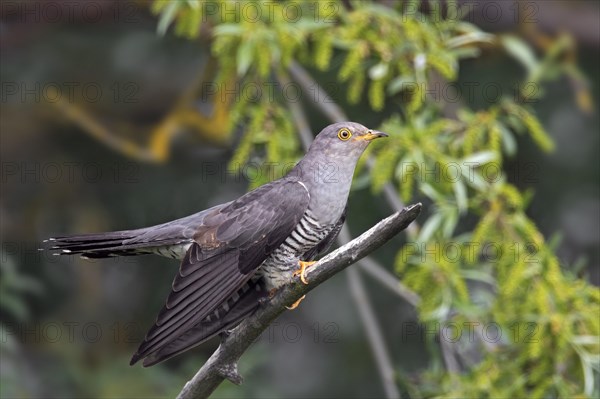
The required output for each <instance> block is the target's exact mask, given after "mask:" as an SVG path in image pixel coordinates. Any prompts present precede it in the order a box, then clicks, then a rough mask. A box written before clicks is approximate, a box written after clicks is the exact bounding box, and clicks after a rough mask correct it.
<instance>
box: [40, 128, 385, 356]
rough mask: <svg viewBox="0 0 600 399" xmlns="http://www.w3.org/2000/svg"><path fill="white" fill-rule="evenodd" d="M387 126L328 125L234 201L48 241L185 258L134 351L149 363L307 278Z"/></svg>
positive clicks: (69, 248) (59, 247) (64, 248)
mask: <svg viewBox="0 0 600 399" xmlns="http://www.w3.org/2000/svg"><path fill="white" fill-rule="evenodd" d="M385 136H387V135H386V134H385V133H381V132H378V131H375V130H371V129H368V128H366V127H364V126H363V125H360V124H358V123H353V122H342V123H336V124H333V125H329V126H327V127H326V128H325V129H323V130H322V131H321V132H320V133H319V134H318V135H317V136H316V138H315V139H314V141H313V143H312V145H311V146H310V148H309V150H308V153H307V154H306V155H305V156H304V158H302V159H301V160H300V161H299V162H298V163H297V164H296V166H295V167H294V168H293V169H292V170H291V171H290V172H289V173H288V174H287V175H286V176H285V177H282V178H281V179H279V180H275V181H273V182H271V183H268V184H265V185H263V186H261V187H258V188H257V189H255V190H253V191H250V192H249V193H247V194H245V195H243V196H241V197H240V198H238V199H236V200H234V201H231V202H227V203H225V204H221V205H217V206H214V207H212V208H210V209H207V210H204V211H202V212H199V213H196V214H194V215H191V216H187V217H184V218H182V219H177V220H174V221H172V222H168V223H164V224H160V225H157V226H152V227H146V228H142V229H135V230H125V231H115V232H108V233H98V234H85V235H78V236H68V237H56V238H51V239H49V240H48V241H49V242H50V243H51V244H52V249H53V250H55V251H56V253H57V254H61V255H72V254H80V255H81V256H83V257H87V258H106V257H112V256H131V255H142V254H158V255H162V256H165V257H169V258H174V259H180V260H181V266H180V268H179V272H178V273H177V275H176V276H175V279H174V280H173V284H172V289H171V292H170V293H169V296H168V297H167V300H166V304H165V306H164V307H163V309H162V310H161V311H160V313H159V315H158V317H157V319H156V322H155V324H154V325H153V326H152V328H150V330H149V331H148V333H147V335H146V337H145V339H144V341H143V342H142V344H141V345H140V347H139V348H138V350H137V352H136V353H135V354H134V355H133V357H132V359H131V364H132V365H133V364H134V363H136V362H137V361H138V360H140V359H144V363H143V364H144V366H151V365H154V364H156V363H158V362H161V361H163V360H166V359H168V358H170V357H172V356H175V355H177V354H179V353H181V352H183V351H186V350H188V349H190V348H192V347H194V346H196V345H198V344H200V343H202V342H204V341H206V340H207V339H209V338H211V337H213V336H215V335H217V334H219V333H221V332H223V331H225V330H228V329H231V328H233V327H235V326H237V325H238V324H239V323H240V322H241V321H242V320H243V319H244V318H246V317H248V316H249V315H251V314H252V313H253V312H254V311H255V310H256V308H257V307H258V306H259V305H260V303H262V302H263V301H265V300H268V299H269V297H270V296H272V295H273V293H274V292H276V290H277V289H278V288H279V287H281V286H282V285H283V284H285V283H286V282H288V281H290V279H291V278H292V277H295V276H299V278H300V279H301V280H302V282H304V283H306V277H305V269H306V267H308V266H310V265H311V264H312V263H314V261H313V260H314V259H315V258H316V257H317V256H318V255H319V254H320V253H323V252H324V251H326V250H327V249H328V248H329V246H330V245H331V244H332V242H333V240H334V239H335V237H336V236H337V234H338V233H339V231H340V229H341V227H342V224H343V223H344V219H345V215H346V204H347V202H348V194H349V192H350V186H351V183H352V175H353V174H354V169H355V167H356V164H357V162H358V159H359V158H360V156H361V154H362V153H363V151H364V150H365V149H366V148H367V146H368V145H369V142H370V141H371V140H373V139H376V138H378V137H385ZM295 306H297V303H296V304H295V305H294V307H295Z"/></svg>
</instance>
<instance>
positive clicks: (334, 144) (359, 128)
mask: <svg viewBox="0 0 600 399" xmlns="http://www.w3.org/2000/svg"><path fill="white" fill-rule="evenodd" d="M380 137H387V134H385V133H382V132H378V131H377V130H373V129H369V128H367V127H365V126H363V125H361V124H360V123H355V122H340V123H334V124H332V125H329V126H327V127H325V128H324V129H323V130H321V132H320V133H319V134H318V135H317V137H315V140H314V141H313V143H312V145H311V147H310V150H309V153H314V154H315V155H316V156H317V157H318V158H321V157H323V158H326V159H328V160H331V161H335V160H339V161H345V162H356V161H358V158H360V156H361V154H362V153H363V151H364V150H365V149H366V148H367V146H368V145H369V143H370V142H371V141H372V140H375V139H377V138H380Z"/></svg>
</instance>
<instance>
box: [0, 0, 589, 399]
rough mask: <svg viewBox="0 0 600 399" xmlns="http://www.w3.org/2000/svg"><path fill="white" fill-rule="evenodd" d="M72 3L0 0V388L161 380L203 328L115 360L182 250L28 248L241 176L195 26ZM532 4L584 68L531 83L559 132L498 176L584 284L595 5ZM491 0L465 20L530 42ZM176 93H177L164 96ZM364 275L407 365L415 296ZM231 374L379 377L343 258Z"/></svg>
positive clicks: (201, 204)
mask: <svg viewBox="0 0 600 399" xmlns="http://www.w3.org/2000/svg"><path fill="white" fill-rule="evenodd" d="M85 3H86V2H81V3H79V2H73V1H71V2H68V1H65V2H60V1H59V2H49V3H45V2H16V1H13V2H9V1H6V2H5V1H3V2H2V9H1V13H2V14H1V18H2V19H1V21H0V33H1V39H0V50H1V61H0V67H1V71H0V73H1V80H2V88H1V96H2V103H1V104H2V108H1V117H0V128H1V132H0V138H1V159H2V160H1V162H2V196H1V197H2V199H1V209H0V216H1V226H0V227H1V234H2V269H1V270H2V272H1V273H2V274H1V279H2V280H1V281H0V293H1V294H2V298H1V300H2V306H1V307H0V315H1V316H2V328H3V330H2V342H1V343H0V348H1V350H2V358H1V360H0V365H1V382H0V384H1V394H2V397H39V398H42V397H43V398H48V397H61V398H64V397H95V398H124V397H128V398H134V397H139V398H141V397H173V396H175V395H176V394H177V393H178V392H179V390H180V389H181V387H182V386H183V384H184V383H185V381H187V379H189V378H190V377H191V376H192V375H193V373H194V372H195V371H196V370H197V369H198V368H199V367H200V366H201V364H202V363H203V361H204V360H205V359H207V358H208V356H210V354H211V353H212V351H213V350H214V349H215V348H216V346H217V344H218V343H217V341H211V342H207V343H205V344H203V345H201V346H200V347H198V348H196V349H194V350H193V351H191V352H189V353H186V354H184V355H182V356H178V357H177V358H175V359H173V360H170V361H168V362H166V363H164V364H160V365H158V366H156V367H153V368H150V369H143V368H141V367H138V366H136V367H129V365H128V363H129V357H130V355H131V354H132V353H133V351H134V350H135V349H136V347H137V345H138V343H139V342H140V340H141V338H142V337H143V334H145V332H146V330H147V328H148V327H149V326H150V325H151V324H152V322H153V321H154V317H155V316H156V314H157V312H158V310H159V309H160V308H161V306H162V304H163V301H164V298H165V297H166V295H167V294H168V291H169V289H170V284H171V280H172V277H173V275H174V273H175V271H176V270H177V267H178V264H177V262H175V261H169V260H167V259H163V258H158V257H153V256H144V257H136V258H126V259H109V260H102V261H89V260H81V259H78V258H64V257H53V256H51V255H50V254H48V253H47V252H39V251H38V250H37V249H38V248H39V247H40V245H41V241H42V240H43V239H45V238H48V237H50V236H53V235H60V234H74V233H83V232H97V231H98V232H99V231H108V230H119V229H127V228H133V227H142V226H147V225H152V224H156V223H161V222H164V221H168V220H171V219H174V218H177V217H181V216H185V215H188V214H191V213H194V212H196V211H198V210H201V209H204V208H207V207H209V206H211V205H214V204H218V203H221V202H224V201H228V200H231V199H232V198H235V197H237V196H239V195H241V194H242V193H244V192H245V191H246V190H247V187H248V181H247V179H246V177H248V176H244V175H242V176H240V175H239V174H238V175H236V174H232V173H230V172H228V162H229V160H230V159H231V158H232V156H234V153H235V151H236V148H238V143H239V141H240V138H241V137H243V132H244V126H237V127H233V128H230V127H229V124H228V122H227V118H228V113H227V112H226V111H224V110H223V108H227V107H228V106H229V105H230V104H228V102H227V101H225V102H223V101H219V100H218V99H217V100H215V98H214V97H211V96H209V95H207V94H210V93H208V91H207V90H202V87H204V89H206V88H207V87H208V86H202V85H198V84H197V82H198V80H199V79H200V80H201V81H202V82H204V83H206V82H211V76H210V74H209V72H211V71H210V69H211V68H214V65H213V66H211V62H212V61H210V60H209V58H210V43H209V41H208V40H207V39H206V38H202V37H201V38H200V39H197V40H189V39H187V38H182V37H180V36H177V35H174V34H173V33H172V32H171V31H170V30H169V31H167V32H166V34H164V35H160V34H158V33H157V25H158V26H159V29H160V25H159V22H158V21H159V18H158V17H157V16H156V15H154V14H153V13H152V12H151V11H150V9H149V7H148V6H149V4H147V3H145V2H121V3H120V4H117V2H112V1H101V2H94V1H92V2H87V3H88V4H92V5H87V6H86V5H85ZM342 3H346V2H342ZM347 3H348V4H349V3H352V2H347ZM381 3H386V2H381ZM425 3H427V2H425ZM476 3H478V4H479V3H485V2H476ZM500 3H507V4H508V3H510V4H513V2H510V1H507V2H496V4H500ZM526 3H527V4H535V5H536V7H537V8H536V10H537V13H536V21H537V24H536V29H539V30H540V31H543V32H544V33H547V34H548V35H550V36H552V35H557V34H559V33H562V34H567V35H568V37H569V38H570V40H571V41H572V42H571V44H570V46H572V47H573V52H572V56H573V57H575V61H574V62H575V63H576V65H577V66H578V68H579V71H581V72H582V74H583V75H582V76H585V78H582V80H580V81H575V82H579V83H581V82H585V85H586V86H585V90H583V92H584V94H581V93H582V91H581V88H579V87H574V81H573V80H572V79H568V78H565V77H564V76H563V77H559V78H557V79H554V80H552V81H550V82H548V83H545V85H544V88H543V90H544V95H543V97H540V98H539V99H536V100H535V101H534V102H533V103H532V104H531V105H532V107H533V109H534V110H535V111H536V113H537V115H538V117H539V119H540V121H541V122H542V124H543V125H544V127H545V128H546V130H547V132H548V133H549V135H550V136H551V137H552V138H553V140H554V141H555V143H556V151H555V152H553V153H552V154H549V155H547V154H544V153H542V152H540V151H539V150H538V149H537V148H535V146H534V144H532V143H531V140H529V139H528V138H527V137H525V136H517V140H518V143H517V144H518V153H517V155H516V156H515V157H514V158H512V159H510V160H508V161H507V162H506V164H505V165H504V167H505V168H506V172H507V176H508V179H509V181H510V182H511V183H513V184H514V185H516V186H517V187H518V188H519V189H533V191H534V192H535V196H534V198H533V200H532V203H531V205H530V207H529V211H528V215H529V216H530V217H531V218H532V219H533V220H534V221H535V223H536V224H537V226H538V227H539V229H540V231H541V232H542V233H543V234H544V235H545V236H546V237H550V236H552V235H553V234H555V233H557V232H559V233H560V234H561V235H562V241H561V242H560V245H559V247H558V248H557V254H558V257H559V258H560V259H561V261H562V262H564V263H565V264H569V265H575V266H574V267H580V269H578V271H577V273H578V275H580V276H584V278H586V279H588V281H590V282H591V283H592V284H594V285H598V284H599V283H600V268H599V264H600V237H599V234H600V233H599V230H600V228H599V220H600V190H599V185H598V182H599V181H600V166H599V161H598V158H599V154H600V151H599V150H600V134H599V132H600V121H599V116H598V112H597V111H598V110H597V103H596V102H595V101H596V100H597V99H598V98H600V87H599V85H600V78H599V74H598V71H599V70H600V60H599V57H598V54H599V50H600V45H599V44H600V37H599V18H598V17H599V15H600V14H599V12H600V11H599V6H598V3H597V2H593V1H576V2H571V1H550V2H541V1H539V2H526ZM48 4H52V5H53V7H49V6H48ZM479 6H481V4H479ZM501 6H502V7H501V8H500V9H501V10H503V11H504V12H505V16H504V17H503V18H500V19H498V20H496V19H494V21H490V20H489V18H488V19H486V18H484V17H482V16H481V14H479V13H477V12H475V13H474V14H473V15H474V17H473V18H474V19H473V20H472V21H471V22H472V23H474V24H475V25H478V26H479V27H481V29H483V30H485V31H488V32H492V33H506V32H514V33H515V34H517V35H520V37H522V38H523V40H525V41H529V42H530V43H532V42H533V40H532V37H531V36H528V35H526V34H524V33H523V31H522V30H520V27H519V26H518V24H515V21H514V18H512V16H511V15H512V14H509V11H510V10H511V9H510V7H509V6H507V5H506V4H501ZM69 10H70V11H69ZM56 13H58V14H56ZM57 15H58V16H57ZM534 44H535V43H533V44H532V45H534ZM338 65H339V63H338ZM216 69H217V70H218V67H217V68H216ZM206 71H208V72H206ZM311 71H312V73H314V76H315V77H316V78H317V79H318V80H319V81H320V82H321V83H322V84H323V83H324V82H325V84H324V85H325V87H326V88H328V87H329V88H331V87H334V86H331V85H330V86H328V85H327V84H326V83H327V82H334V84H338V85H341V86H344V84H343V83H336V81H335V75H334V74H332V73H328V72H327V71H317V70H316V69H311ZM205 73H206V74H205ZM522 74H523V72H522V68H521V66H520V65H518V63H516V62H515V60H514V59H513V58H511V57H510V56H509V55H507V54H506V53H505V52H501V51H495V50H493V49H488V50H484V51H483V52H482V54H481V55H480V56H479V57H477V58H474V59H466V60H464V61H461V62H460V73H459V75H458V79H457V84H458V85H462V87H465V85H468V84H469V83H472V82H479V83H485V82H495V83H497V84H499V85H500V86H501V87H503V88H504V89H505V90H507V91H508V92H510V91H511V90H513V88H514V82H515V81H516V79H517V76H522ZM198 87H200V88H201V89H200V90H198ZM330 94H331V95H332V97H333V98H334V99H335V100H336V101H337V102H339V103H340V104H342V106H343V107H344V108H345V109H346V110H347V112H348V114H349V115H351V118H352V119H353V120H355V121H357V122H361V123H364V124H368V125H369V126H373V127H377V126H379V124H381V123H382V122H383V121H384V120H386V119H387V117H388V116H389V115H390V113H391V111H390V109H389V107H386V108H385V109H384V110H383V111H381V112H374V111H373V110H372V109H370V108H369V107H368V106H367V105H366V101H359V103H358V104H356V105H348V102H347V101H346V99H345V90H330ZM186 96H187V97H186ZM578 96H579V97H578ZM463 100H464V101H465V102H467V103H468V104H469V106H471V107H472V108H473V109H483V108H487V107H489V106H490V103H489V101H488V100H487V99H486V98H484V96H483V95H482V94H481V92H480V91H477V90H475V94H474V95H473V96H469V97H468V98H463ZM181 101H187V102H186V110H185V112H182V113H179V114H178V112H180V109H181V107H180V106H179V105H178V104H180V103H181ZM233 101H234V102H235V99H234V100H233ZM311 109H312V108H311ZM174 115H176V116H177V117H174ZM309 119H310V123H311V126H312V128H313V130H314V131H315V132H318V130H320V129H321V128H322V127H323V126H325V125H326V124H328V123H329V122H328V121H327V120H326V119H324V118H323V116H322V115H320V114H318V113H316V112H313V111H311V112H309ZM391 212H392V210H391V209H390V208H389V207H388V206H387V204H386V202H385V200H384V198H383V196H382V195H381V194H376V195H373V194H372V193H371V192H370V191H369V190H368V188H366V187H362V188H361V187H357V189H356V190H355V191H354V192H353V193H352V196H351V199H350V210H349V216H348V225H349V226H350V229H351V231H352V232H353V234H355V235H358V234H359V233H360V232H362V231H364V230H365V229H366V228H368V227H369V226H371V225H372V224H374V223H375V222H376V221H378V220H379V219H381V218H383V217H385V216H386V215H388V214H389V213H391ZM402 242H403V239H402V238H398V239H395V240H394V241H392V242H390V243H388V244H387V245H386V246H385V247H384V248H382V249H381V250H379V251H377V252H376V254H375V258H377V259H378V260H379V261H380V262H381V264H383V265H385V266H386V267H389V270H392V265H393V263H394V256H395V253H396V251H397V250H398V248H399V247H400V245H401V243H402ZM577 265H581V266H577ZM364 281H365V284H366V286H367V290H368V292H369V295H370V297H371V300H372V302H373V305H374V306H375V308H376V309H377V312H376V313H377V318H378V320H379V323H380V326H381V327H382V329H383V330H384V335H385V338H386V341H387V344H388V349H389V351H390V355H391V357H392V358H393V361H394V367H395V368H397V369H398V370H401V373H400V375H401V376H402V377H399V379H400V380H402V379H406V380H411V378H412V377H411V376H412V375H413V373H418V372H420V371H422V370H423V369H425V368H426V367H427V365H428V362H429V361H430V352H429V351H428V349H427V346H426V342H424V340H422V339H419V338H418V337H416V336H409V337H405V336H404V335H403V329H405V328H406V326H408V325H410V323H416V322H417V320H418V319H417V312H416V311H415V309H414V308H413V307H411V306H410V305H408V304H406V303H405V302H403V301H400V300H398V299H397V297H395V296H394V295H393V294H391V293H389V292H388V291H386V290H382V289H381V287H380V286H379V285H378V283H376V282H374V281H373V280H371V279H368V278H365V280H364ZM431 289H436V288H435V287H432V288H431ZM599 316H600V314H599ZM241 373H242V375H243V376H244V377H245V383H244V385H243V386H242V387H235V386H233V385H231V384H230V383H224V384H223V386H222V387H221V388H220V389H219V391H217V393H216V395H215V396H218V397H340V398H341V397H346V398H349V397H381V396H383V394H384V393H383V389H382V387H381V384H380V382H379V381H380V379H379V376H378V373H377V369H376V367H375V363H374V360H373V356H372V354H371V351H370V348H369V345H368V343H367V340H366V338H365V333H364V330H363V328H362V326H361V324H360V320H359V318H358V317H357V311H356V309H355V305H354V303H353V302H352V299H351V298H350V295H349V293H348V288H347V283H346V280H345V277H344V276H343V275H338V276H336V277H335V278H333V279H331V280H330V281H328V282H327V283H325V284H323V285H321V286H320V287H319V288H318V289H317V290H315V291H314V292H313V293H311V294H310V295H308V297H307V298H306V300H305V301H304V302H303V303H302V305H301V306H300V307H299V308H298V309H297V310H296V311H293V312H286V313H285V314H284V315H283V316H282V317H281V318H280V319H279V320H277V322H276V324H274V325H272V326H271V327H270V328H269V329H268V330H267V332H266V333H265V335H263V337H262V338H261V339H260V340H259V342H257V343H256V345H254V347H253V348H252V349H251V350H250V351H249V352H248V353H247V354H246V355H245V356H244V357H243V358H242V362H241ZM596 378H597V376H596ZM399 384H400V385H401V386H404V385H403V384H402V383H399ZM403 389H404V388H403ZM596 392H597V391H596Z"/></svg>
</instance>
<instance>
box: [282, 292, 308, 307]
mask: <svg viewBox="0 0 600 399" xmlns="http://www.w3.org/2000/svg"><path fill="white" fill-rule="evenodd" d="M304 298H306V295H302V296H301V297H300V299H298V300H297V301H296V302H294V303H292V305H291V306H286V308H287V309H289V310H294V309H296V308H297V307H298V305H300V302H302V300H303V299H304Z"/></svg>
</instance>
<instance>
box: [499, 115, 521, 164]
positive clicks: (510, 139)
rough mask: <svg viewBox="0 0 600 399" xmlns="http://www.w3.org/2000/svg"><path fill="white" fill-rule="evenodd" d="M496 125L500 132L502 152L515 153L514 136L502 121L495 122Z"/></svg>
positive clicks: (515, 143) (509, 154) (515, 142)
mask: <svg viewBox="0 0 600 399" xmlns="http://www.w3.org/2000/svg"><path fill="white" fill-rule="evenodd" d="M496 125H497V126H498V129H500V133H501V134H502V136H501V137H502V148H503V149H504V152H505V153H506V155H508V156H511V157H512V156H514V155H515V154H516V153H517V141H516V140H515V137H514V136H513V134H512V132H511V131H510V129H508V128H507V127H506V125H504V123H501V122H496Z"/></svg>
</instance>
